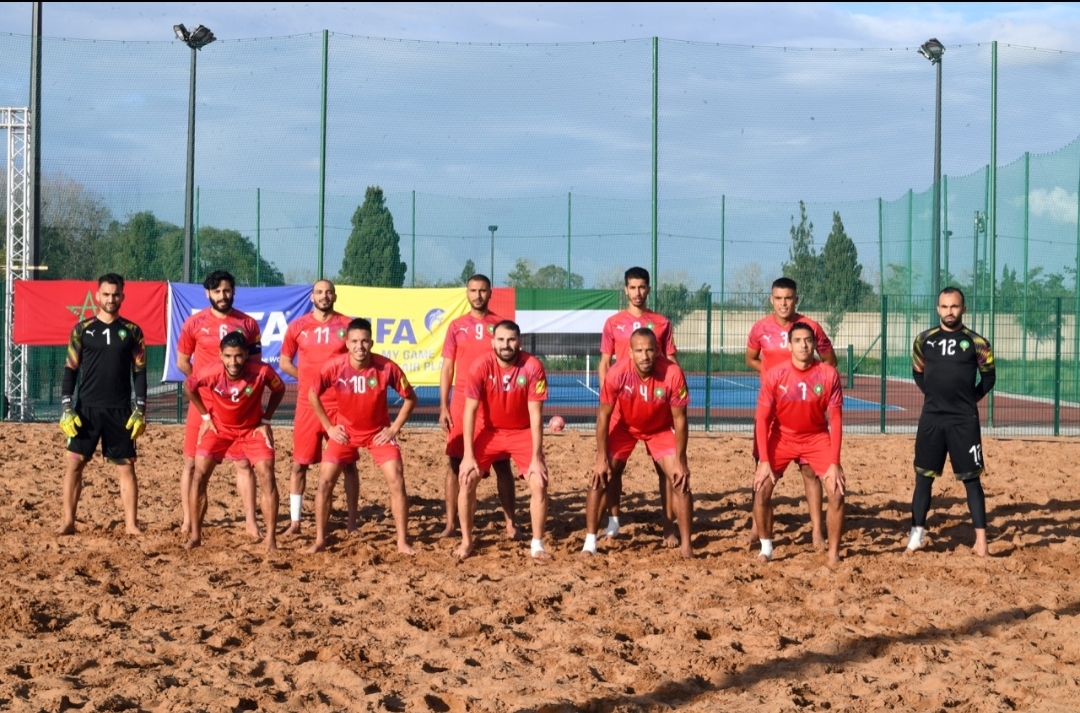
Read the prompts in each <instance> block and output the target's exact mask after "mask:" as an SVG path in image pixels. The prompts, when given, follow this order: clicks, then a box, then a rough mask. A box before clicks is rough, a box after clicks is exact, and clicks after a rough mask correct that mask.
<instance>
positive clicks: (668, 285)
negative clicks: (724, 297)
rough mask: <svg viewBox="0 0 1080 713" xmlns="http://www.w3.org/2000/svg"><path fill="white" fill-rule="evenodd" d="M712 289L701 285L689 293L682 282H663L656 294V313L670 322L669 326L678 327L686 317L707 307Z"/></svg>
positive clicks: (688, 289)
mask: <svg viewBox="0 0 1080 713" xmlns="http://www.w3.org/2000/svg"><path fill="white" fill-rule="evenodd" d="M711 290H712V288H711V287H710V286H709V285H704V284H703V285H702V286H701V287H699V288H697V289H696V290H693V291H691V290H690V288H689V287H687V286H686V284H685V283H682V282H677V283H675V282H663V283H661V284H660V289H659V290H658V291H657V293H656V311H657V312H659V313H660V314H662V315H664V316H665V317H667V318H668V320H670V321H671V326H672V327H675V326H678V325H679V323H681V322H682V321H683V319H685V318H686V315H688V314H690V313H691V312H694V311H696V310H703V309H705V308H706V307H707V306H708V302H709V293H710V292H711Z"/></svg>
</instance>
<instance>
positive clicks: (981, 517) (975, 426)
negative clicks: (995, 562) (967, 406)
mask: <svg viewBox="0 0 1080 713" xmlns="http://www.w3.org/2000/svg"><path fill="white" fill-rule="evenodd" d="M945 440H946V442H947V443H948V450H949V462H950V463H952V468H953V473H955V474H956V479H957V480H959V481H961V482H962V483H963V484H964V490H965V491H966V494H967V502H968V511H969V512H970V513H971V522H972V524H973V525H974V526H975V547H974V548H973V551H974V553H975V554H976V555H978V556H979V557H986V556H987V554H989V548H988V546H987V542H986V494H985V493H984V492H983V487H982V480H981V477H982V474H983V470H984V468H985V466H984V464H983V454H982V434H981V432H980V429H979V422H978V420H972V421H967V422H964V423H958V424H950V425H949V426H948V427H947V429H946V436H945Z"/></svg>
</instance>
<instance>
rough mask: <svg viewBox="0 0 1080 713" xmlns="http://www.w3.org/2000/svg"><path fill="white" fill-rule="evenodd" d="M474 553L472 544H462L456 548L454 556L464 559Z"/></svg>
mask: <svg viewBox="0 0 1080 713" xmlns="http://www.w3.org/2000/svg"><path fill="white" fill-rule="evenodd" d="M472 553H473V548H472V545H468V546H466V545H464V544H461V545H458V547H457V549H455V550H454V552H453V555H454V557H456V558H458V559H459V560H463V559H465V558H466V557H468V556H469V555H471V554H472Z"/></svg>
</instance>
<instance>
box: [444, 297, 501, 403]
mask: <svg viewBox="0 0 1080 713" xmlns="http://www.w3.org/2000/svg"><path fill="white" fill-rule="evenodd" d="M501 321H503V318H502V317H500V316H499V315H497V314H492V313H491V312H488V314H487V316H486V317H484V318H483V319H477V318H476V317H474V316H472V313H471V312H470V313H469V314H465V315H462V316H460V317H458V318H457V319H455V320H454V321H453V322H451V323H450V328H449V329H447V330H446V341H445V342H443V349H442V358H443V359H450V360H452V361H453V362H454V386H456V387H459V388H460V387H461V386H462V384H464V383H465V379H466V377H467V376H468V375H469V367H470V366H472V363H473V362H474V361H475V360H476V359H477V358H478V357H482V356H484V355H485V354H490V353H491V352H492V346H491V342H492V339H493V337H494V335H495V325H496V324H498V323H499V322H501Z"/></svg>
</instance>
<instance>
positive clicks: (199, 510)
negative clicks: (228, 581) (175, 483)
mask: <svg viewBox="0 0 1080 713" xmlns="http://www.w3.org/2000/svg"><path fill="white" fill-rule="evenodd" d="M204 439H205V436H204ZM201 447H202V444H201V443H200V448H201ZM204 453H206V454H204V455H196V456H195V468H194V470H193V472H192V474H191V489H190V490H189V491H188V510H189V512H190V513H191V528H190V530H189V532H190V536H189V538H188V541H187V544H185V545H184V547H186V548H188V549H190V548H192V547H198V546H199V545H201V544H202V528H203V519H204V518H205V517H206V505H207V497H206V489H207V486H208V484H209V483H210V476H211V475H212V474H213V472H214V468H216V467H217V465H218V463H220V462H221V461H220V460H217V459H216V458H215V457H211V456H210V455H209V453H208V452H205V451H204Z"/></svg>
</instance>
